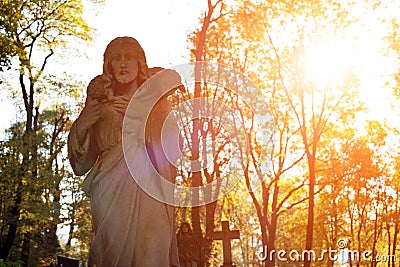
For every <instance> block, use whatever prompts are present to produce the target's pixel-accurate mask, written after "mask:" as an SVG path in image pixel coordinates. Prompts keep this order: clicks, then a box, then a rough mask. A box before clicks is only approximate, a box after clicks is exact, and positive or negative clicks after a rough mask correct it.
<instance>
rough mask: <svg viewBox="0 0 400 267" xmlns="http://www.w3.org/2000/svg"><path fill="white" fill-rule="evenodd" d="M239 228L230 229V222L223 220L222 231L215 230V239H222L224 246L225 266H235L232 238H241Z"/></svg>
mask: <svg viewBox="0 0 400 267" xmlns="http://www.w3.org/2000/svg"><path fill="white" fill-rule="evenodd" d="M239 238H240V233H239V230H233V231H231V230H229V222H228V221H222V231H218V232H214V233H213V239H214V240H222V248H223V253H224V265H222V266H223V267H231V266H234V265H233V264H232V251H231V239H239Z"/></svg>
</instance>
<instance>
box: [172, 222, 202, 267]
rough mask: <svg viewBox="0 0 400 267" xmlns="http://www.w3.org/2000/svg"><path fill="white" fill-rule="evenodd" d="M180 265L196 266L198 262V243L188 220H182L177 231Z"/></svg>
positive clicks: (184, 266) (182, 266) (186, 266)
mask: <svg viewBox="0 0 400 267" xmlns="http://www.w3.org/2000/svg"><path fill="white" fill-rule="evenodd" d="M177 239H178V250H179V261H180V264H181V267H196V266H197V262H199V256H198V254H199V245H198V244H197V242H196V239H195V236H194V235H193V231H192V228H191V227H190V224H189V223H188V222H182V223H181V225H180V227H179V231H178V233H177Z"/></svg>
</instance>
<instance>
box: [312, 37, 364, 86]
mask: <svg viewBox="0 0 400 267" xmlns="http://www.w3.org/2000/svg"><path fill="white" fill-rule="evenodd" d="M356 62H357V51H355V49H354V45H353V44H352V43H351V42H350V41H346V40H334V41H332V42H329V43H323V44H318V45H315V46H312V47H310V48H309V49H307V52H306V56H305V77H306V78H307V79H309V80H311V81H312V82H315V83H316V84H317V85H318V87H321V88H324V87H325V86H326V85H327V84H328V83H332V82H338V81H340V80H343V79H345V78H346V77H348V75H349V74H351V70H352V67H354V66H355V63H356Z"/></svg>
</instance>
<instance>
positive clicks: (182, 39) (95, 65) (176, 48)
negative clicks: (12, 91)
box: [0, 0, 207, 131]
mask: <svg viewBox="0 0 400 267" xmlns="http://www.w3.org/2000/svg"><path fill="white" fill-rule="evenodd" d="M93 1H94V0H93ZM105 2H106V3H105V5H104V7H101V6H99V7H96V9H90V8H86V10H85V15H84V18H85V19H86V21H87V22H88V24H89V25H90V26H91V27H92V28H95V29H96V30H97V31H96V34H95V36H93V37H94V42H93V43H92V44H90V45H89V46H88V47H87V48H84V51H82V48H79V51H78V52H75V53H76V55H75V54H74V55H71V58H68V59H65V58H63V59H62V60H67V61H68V64H66V65H68V66H66V69H67V70H68V72H70V73H79V74H80V75H81V76H82V77H81V78H82V79H83V80H84V81H85V82H86V83H88V82H89V81H90V79H91V78H93V77H94V76H95V75H98V74H101V72H102V64H103V53H104V50H105V48H106V46H107V44H108V43H109V42H110V41H111V40H112V39H114V38H115V37H118V36H132V37H134V38H136V39H137V40H138V41H139V42H140V43H141V45H142V47H143V49H144V50H145V53H146V56H147V63H148V65H149V66H150V67H153V66H160V67H171V66H175V65H180V64H184V63H187V62H189V49H188V43H187V36H188V33H189V32H190V31H192V30H194V29H195V28H196V27H197V25H198V23H199V20H198V18H199V16H200V15H201V14H202V12H204V10H205V8H206V4H207V1H205V0H198V1H195V0H106V1H105ZM85 56H87V59H86V58H85ZM53 59H54V57H53ZM62 63H63V64H65V61H62ZM70 66H73V67H72V68H71V67H70ZM57 67H58V66H57V62H56V61H50V63H49V65H48V69H47V70H48V71H49V72H50V73H52V72H53V69H52V68H57ZM0 109H1V110H2V111H3V112H2V116H1V118H0V131H2V130H3V129H5V128H7V127H8V126H9V125H10V124H11V123H12V122H15V120H16V118H15V114H18V112H16V111H15V107H14V104H13V103H12V101H9V99H7V98H6V96H5V95H4V94H2V93H0ZM4 111H6V112H4Z"/></svg>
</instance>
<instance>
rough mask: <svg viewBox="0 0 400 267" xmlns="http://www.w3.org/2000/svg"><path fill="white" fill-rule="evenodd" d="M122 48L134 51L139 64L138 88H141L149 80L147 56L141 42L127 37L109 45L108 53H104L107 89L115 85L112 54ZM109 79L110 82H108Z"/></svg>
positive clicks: (104, 74)
mask: <svg viewBox="0 0 400 267" xmlns="http://www.w3.org/2000/svg"><path fill="white" fill-rule="evenodd" d="M121 46H124V47H127V48H128V49H132V51H133V55H134V56H135V57H136V60H137V62H138V77H137V85H138V87H140V86H141V85H142V83H144V82H145V81H146V80H147V79H148V78H149V69H148V66H147V62H146V55H145V53H144V50H143V48H142V46H141V45H140V44H139V42H138V41H137V40H136V39H135V38H132V37H127V36H124V37H117V38H115V39H114V40H112V41H111V42H110V43H109V44H108V45H107V48H106V51H105V52H104V61H103V79H105V87H107V88H109V87H112V85H113V83H114V76H113V70H112V66H111V61H112V52H113V50H114V49H117V48H118V47H121ZM107 79H109V80H108V81H107Z"/></svg>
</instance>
